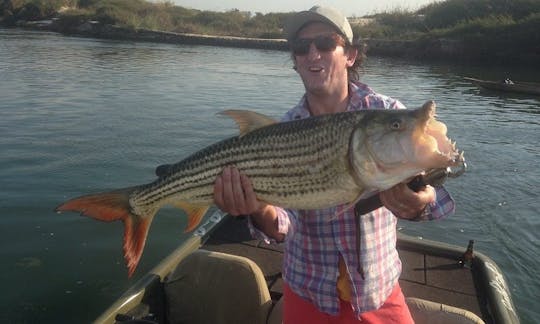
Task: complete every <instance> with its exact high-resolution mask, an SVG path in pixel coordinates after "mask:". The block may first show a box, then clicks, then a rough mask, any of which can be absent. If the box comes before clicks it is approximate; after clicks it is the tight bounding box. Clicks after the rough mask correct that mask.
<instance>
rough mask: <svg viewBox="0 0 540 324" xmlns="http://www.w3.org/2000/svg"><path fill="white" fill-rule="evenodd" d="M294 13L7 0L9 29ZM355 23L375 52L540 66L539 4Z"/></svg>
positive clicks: (187, 23)
mask: <svg viewBox="0 0 540 324" xmlns="http://www.w3.org/2000/svg"><path fill="white" fill-rule="evenodd" d="M291 14H292V13H290V12H288V13H268V14H262V13H252V12H243V11H239V10H234V9H233V10H230V11H227V12H213V11H203V10H196V9H187V8H183V7H180V6H176V5H173V4H172V3H171V2H165V1H164V2H160V3H150V2H147V1H144V0H0V17H2V18H0V19H2V20H1V22H2V23H3V24H4V25H10V24H12V25H16V24H17V22H18V21H27V20H38V19H47V18H52V17H56V18H57V25H58V26H60V29H63V30H69V29H70V28H71V29H72V28H73V27H76V26H80V25H81V24H82V23H84V22H87V21H99V22H100V23H102V24H106V25H115V26H120V27H122V28H125V29H128V30H139V29H146V30H160V31H167V32H173V33H193V34H205V35H218V36H219V35H223V36H237V37H252V38H282V37H283V35H282V28H283V25H284V22H285V21H286V19H287V18H288V17H289V16H290V15H291ZM351 21H352V22H353V30H354V32H355V34H358V35H362V37H363V39H366V40H371V41H368V44H369V43H370V42H371V43H372V44H375V45H376V46H372V51H373V52H374V53H377V52H378V53H380V54H385V53H386V54H390V53H393V54H394V55H399V54H400V53H406V54H407V55H408V56H424V57H425V56H427V54H431V55H439V56H444V55H445V53H446V55H447V56H448V58H454V59H456V58H459V57H460V56H461V57H463V58H468V59H471V60H473V61H474V60H482V61H485V60H486V59H487V60H488V61H490V60H494V61H497V62H501V60H502V61H503V62H507V63H512V62H514V63H520V62H519V61H523V62H522V63H528V62H533V63H534V62H537V61H540V36H539V35H540V34H539V33H538V32H537V31H538V30H540V1H538V0H447V1H443V2H436V3H432V4H430V5H427V6H425V7H422V8H420V9H419V10H416V11H407V10H394V11H390V12H383V13H377V14H374V15H370V16H366V17H362V19H355V17H353V18H352V19H351ZM385 44H391V45H392V46H390V47H388V45H385ZM399 44H406V48H400V47H399V46H401V45H399ZM404 46H405V45H404ZM437 48H438V49H437ZM402 50H406V51H402ZM537 64H538V63H537Z"/></svg>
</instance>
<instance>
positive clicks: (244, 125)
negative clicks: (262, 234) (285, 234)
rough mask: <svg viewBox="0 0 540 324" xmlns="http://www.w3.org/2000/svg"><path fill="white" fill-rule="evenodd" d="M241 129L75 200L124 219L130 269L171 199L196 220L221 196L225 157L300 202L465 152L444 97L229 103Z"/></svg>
mask: <svg viewBox="0 0 540 324" xmlns="http://www.w3.org/2000/svg"><path fill="white" fill-rule="evenodd" d="M224 114H225V115H228V116H230V117H232V118H234V119H235V121H236V122H237V124H238V125H239V128H240V135H239V136H236V137H232V138H229V139H226V140H223V141H221V142H218V143H215V144H213V145H210V146H208V147H206V148H204V149H202V150H200V151H198V152H196V153H194V154H193V155H191V156H189V157H188V158H186V159H184V160H182V161H180V162H178V163H176V164H172V165H166V166H161V167H159V168H158V169H157V170H156V173H157V175H158V179H156V180H155V181H154V182H151V183H148V184H143V185H140V186H134V187H129V188H124V189H119V190H114V191H110V192H105V193H98V194H93V195H87V196H82V197H79V198H75V199H72V200H69V201H67V202H65V203H64V204H62V205H60V206H58V207H57V208H56V210H57V211H77V212H80V213H82V214H83V215H86V216H90V217H92V218H95V219H98V220H102V221H115V220H121V221H123V222H124V226H125V228H124V257H125V259H126V263H127V267H128V273H129V276H131V275H132V274H133V272H134V271H135V268H136V266H137V263H138V262H139V259H140V257H141V254H142V251H143V247H144V244H145V241H146V236H147V233H148V228H149V226H150V223H151V222H152V218H153V217H154V215H155V214H156V213H157V211H158V210H159V209H160V208H161V207H163V206H164V205H167V204H170V205H174V206H177V207H179V208H182V209H184V210H185V211H186V213H187V214H188V225H187V228H186V231H190V230H192V229H194V228H195V227H196V226H197V225H198V224H199V222H200V221H201V218H202V216H203V215H204V214H205V212H206V211H207V209H208V208H209V207H210V206H211V205H212V203H213V186H214V181H215V179H216V177H217V176H218V175H219V174H220V173H221V171H222V170H223V168H224V167H225V166H235V167H236V168H238V169H239V170H240V172H242V173H243V174H245V175H247V176H248V177H249V178H250V179H251V182H252V184H253V188H254V190H255V193H256V194H257V197H258V199H260V200H262V201H265V202H268V203H270V204H273V205H277V206H281V207H288V208H295V209H318V208H325V207H331V206H335V205H338V204H342V203H351V205H352V203H354V202H355V201H356V200H358V199H359V198H360V197H362V196H365V195H366V194H367V193H368V192H374V191H378V190H384V189H387V188H390V187H392V186H394V185H396V184H398V183H400V182H403V181H405V180H407V179H409V178H411V177H413V176H415V175H417V174H419V173H421V172H422V171H424V170H427V169H432V168H445V167H449V166H455V165H457V164H458V163H459V162H460V160H462V158H463V157H462V154H461V153H460V152H459V151H458V150H457V149H456V147H455V143H452V142H451V141H450V140H449V139H448V138H447V137H446V126H445V125H444V124H443V123H441V122H439V121H437V120H436V119H435V104H434V102H432V101H429V102H427V103H426V104H424V105H423V107H422V108H419V109H417V110H362V111H355V112H344V113H339V114H331V115H323V116H317V117H312V118H307V119H302V120H296V121H290V122H284V123H276V122H275V121H273V120H271V119H270V118H268V117H266V116H263V115H260V114H257V113H254V112H249V111H238V110H229V111H225V112H224Z"/></svg>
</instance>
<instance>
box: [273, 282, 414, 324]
mask: <svg viewBox="0 0 540 324" xmlns="http://www.w3.org/2000/svg"><path fill="white" fill-rule="evenodd" d="M283 298H284V300H283V324H303V323H305V324H338V323H339V324H353V323H360V324H387V323H399V324H408V323H410V324H414V321H413V319H412V317H411V313H410V312H409V308H408V307H407V304H406V303H405V297H404V296H403V293H402V292H401V288H400V287H399V284H396V286H395V287H394V290H392V293H391V294H390V296H389V297H388V299H387V300H386V301H385V302H384V304H383V305H382V306H381V307H380V308H379V309H377V310H374V311H371V312H366V313H362V314H361V315H360V319H357V318H356V316H355V314H354V311H353V309H352V306H351V304H350V303H349V302H346V301H343V300H341V299H340V312H339V314H338V315H336V316H332V315H329V314H326V313H323V312H321V311H320V310H319V309H317V307H315V305H313V304H311V303H310V302H308V301H306V300H305V299H303V298H302V297H300V296H298V295H297V294H296V293H294V292H293V291H292V290H291V289H290V288H289V286H288V285H286V284H285V285H284V287H283Z"/></svg>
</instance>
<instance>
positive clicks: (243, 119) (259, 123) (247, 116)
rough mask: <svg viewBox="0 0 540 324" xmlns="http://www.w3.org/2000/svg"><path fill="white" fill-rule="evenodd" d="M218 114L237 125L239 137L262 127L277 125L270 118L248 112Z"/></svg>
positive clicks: (223, 112) (234, 111) (232, 110)
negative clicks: (228, 118) (230, 119)
mask: <svg viewBox="0 0 540 324" xmlns="http://www.w3.org/2000/svg"><path fill="white" fill-rule="evenodd" d="M220 114H222V115H226V116H228V117H230V118H232V119H233V120H234V121H235V122H236V125H238V128H239V129H240V136H244V135H246V134H247V133H249V132H252V131H254V130H256V129H259V128H262V127H264V126H268V125H272V124H275V123H277V120H275V119H273V118H272V117H268V116H266V115H263V114H259V113H256V112H254V111H250V110H234V109H230V110H225V111H222V112H221V113H220Z"/></svg>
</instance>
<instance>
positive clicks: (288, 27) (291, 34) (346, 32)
mask: <svg viewBox="0 0 540 324" xmlns="http://www.w3.org/2000/svg"><path fill="white" fill-rule="evenodd" d="M310 22H322V23H325V24H329V25H331V26H333V27H335V28H336V29H337V30H338V31H339V32H340V33H341V34H342V35H343V36H345V40H347V41H348V43H349V44H352V43H353V32H352V28H351V25H350V24H349V21H348V20H347V17H345V16H344V15H343V14H342V13H341V12H340V11H339V10H337V9H335V8H332V7H325V6H314V7H312V8H311V9H309V10H306V11H300V12H298V13H296V14H294V15H293V16H292V17H291V18H290V19H289V20H288V21H287V23H286V24H285V35H286V37H287V40H288V41H289V42H290V41H292V40H293V39H294V38H295V37H296V34H297V33H298V31H299V30H300V29H301V28H302V27H304V25H306V24H307V23H310Z"/></svg>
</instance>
